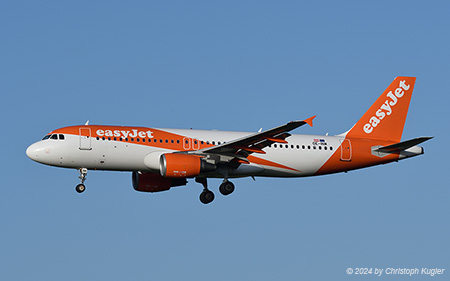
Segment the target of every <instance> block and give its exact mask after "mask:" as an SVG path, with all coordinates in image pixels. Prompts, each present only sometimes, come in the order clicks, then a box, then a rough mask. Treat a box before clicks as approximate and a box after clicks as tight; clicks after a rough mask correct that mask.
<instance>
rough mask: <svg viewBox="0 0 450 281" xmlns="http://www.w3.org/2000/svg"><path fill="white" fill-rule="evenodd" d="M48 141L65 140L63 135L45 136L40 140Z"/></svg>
mask: <svg viewBox="0 0 450 281" xmlns="http://www.w3.org/2000/svg"><path fill="white" fill-rule="evenodd" d="M48 139H50V140H58V139H59V140H64V139H65V137H64V135H63V134H49V135H46V136H45V137H44V138H43V139H42V140H48Z"/></svg>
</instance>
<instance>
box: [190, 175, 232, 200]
mask: <svg viewBox="0 0 450 281" xmlns="http://www.w3.org/2000/svg"><path fill="white" fill-rule="evenodd" d="M195 181H196V182H198V183H201V184H202V185H203V192H202V193H200V201H201V202H202V203H203V204H209V203H211V202H212V201H213V200H214V193H213V192H212V191H211V190H209V189H208V182H207V180H206V178H195ZM219 191H220V193H221V194H222V195H225V196H226V195H230V194H231V193H233V191H234V184H233V183H232V182H231V181H228V180H227V179H224V180H223V183H222V184H221V185H220V186H219Z"/></svg>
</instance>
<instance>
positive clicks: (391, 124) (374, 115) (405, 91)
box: [347, 77, 416, 142]
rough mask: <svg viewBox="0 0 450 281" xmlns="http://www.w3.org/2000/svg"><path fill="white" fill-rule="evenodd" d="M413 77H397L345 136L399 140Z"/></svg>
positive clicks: (411, 89) (406, 112)
mask: <svg viewBox="0 0 450 281" xmlns="http://www.w3.org/2000/svg"><path fill="white" fill-rule="evenodd" d="M415 82H416V78H415V77H397V78H395V79H394V81H393V82H392V83H391V85H389V87H387V89H386V90H385V91H384V92H383V94H381V96H380V97H379V98H378V99H377V101H376V102H375V103H374V104H373V105H372V106H371V107H370V108H369V110H368V111H367V112H366V113H365V114H364V115H363V117H362V118H361V119H359V121H358V122H357V123H356V124H355V126H353V128H351V129H350V131H349V132H348V133H347V137H356V138H369V139H383V140H391V141H395V142H399V141H400V140H401V138H402V133H403V126H404V125H405V121H406V115H407V114H408V108H409V102H410V101H411V95H412V92H413V89H414V83H415Z"/></svg>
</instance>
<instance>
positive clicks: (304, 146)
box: [269, 144, 333, 150]
mask: <svg viewBox="0 0 450 281" xmlns="http://www.w3.org/2000/svg"><path fill="white" fill-rule="evenodd" d="M269 147H272V145H270V146H269ZM273 147H274V148H277V147H279V148H289V144H285V145H283V144H279V145H277V144H274V145H273ZM290 147H291V148H292V149H294V148H297V149H300V145H298V144H297V145H293V144H291V145H290ZM322 147H323V150H328V146H320V145H319V146H315V145H313V146H311V145H302V146H301V148H302V149H311V148H312V149H319V150H322ZM329 148H330V150H333V147H332V146H330V147H329Z"/></svg>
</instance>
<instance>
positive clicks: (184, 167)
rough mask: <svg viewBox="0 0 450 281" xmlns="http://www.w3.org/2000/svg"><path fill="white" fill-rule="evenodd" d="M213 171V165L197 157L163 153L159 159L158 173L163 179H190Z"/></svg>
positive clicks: (214, 167) (214, 168)
mask: <svg viewBox="0 0 450 281" xmlns="http://www.w3.org/2000/svg"><path fill="white" fill-rule="evenodd" d="M215 170H216V165H215V164H212V163H208V162H206V160H204V159H203V158H201V157H200V156H197V155H189V154H181V153H165V154H163V155H161V158H160V171H161V175H162V176H163V177H168V178H190V177H195V176H198V175H199V174H200V173H203V172H212V171H215Z"/></svg>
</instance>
